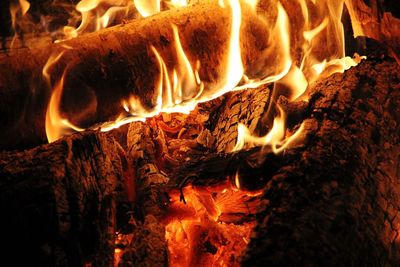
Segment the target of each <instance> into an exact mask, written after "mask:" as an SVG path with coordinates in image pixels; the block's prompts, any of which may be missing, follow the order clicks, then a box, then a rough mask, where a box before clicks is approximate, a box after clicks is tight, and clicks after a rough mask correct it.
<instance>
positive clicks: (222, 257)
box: [165, 185, 258, 267]
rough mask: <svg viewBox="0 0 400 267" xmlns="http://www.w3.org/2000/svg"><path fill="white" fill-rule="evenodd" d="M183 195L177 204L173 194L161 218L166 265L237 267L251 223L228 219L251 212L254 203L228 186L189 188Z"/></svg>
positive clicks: (244, 193)
mask: <svg viewBox="0 0 400 267" xmlns="http://www.w3.org/2000/svg"><path fill="white" fill-rule="evenodd" d="M183 193H184V196H185V199H186V202H187V204H184V203H182V202H180V201H179V198H180V196H179V192H176V193H173V194H172V195H171V204H170V207H169V212H168V215H167V218H166V219H165V220H166V223H167V225H166V233H165V237H166V240H167V244H168V254H169V257H168V258H169V264H170V266H182V267H186V266H239V257H240V256H241V253H242V252H243V250H244V249H245V247H246V245H247V243H248V240H249V239H250V233H251V230H252V229H253V227H254V225H255V222H254V220H250V221H248V222H244V223H240V224H234V223H232V222H230V221H229V220H233V219H231V218H232V217H231V216H233V217H234V216H235V215H236V214H243V216H245V215H249V214H253V213H255V212H256V211H257V208H256V207H258V200H255V201H254V199H256V198H255V197H254V196H248V195H247V194H246V192H244V191H241V190H232V188H230V187H229V186H228V185H227V187H225V188H224V189H223V190H218V191H213V190H212V189H197V188H193V187H191V186H189V187H186V188H185V189H184V192H183ZM211 193H214V195H215V196H214V197H212V196H211ZM229 214H231V215H229Z"/></svg>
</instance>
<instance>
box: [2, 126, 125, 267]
mask: <svg viewBox="0 0 400 267" xmlns="http://www.w3.org/2000/svg"><path fill="white" fill-rule="evenodd" d="M120 155H121V153H120V148H119V146H118V144H117V143H116V142H115V141H114V140H113V139H111V138H109V137H108V136H106V135H104V134H99V133H93V132H88V133H85V134H75V135H71V136H68V137H65V138H63V139H61V140H59V141H57V142H55V143H51V144H48V145H43V146H39V147H37V148H35V149H32V150H27V151H24V152H5V153H1V154H0V177H1V179H0V191H1V194H0V213H1V216H2V220H1V222H0V229H1V230H0V231H1V233H0V235H1V237H2V240H3V242H4V244H5V246H3V248H2V249H1V255H2V261H3V263H6V262H8V263H10V264H11V265H14V266H83V265H85V264H87V263H92V265H93V266H112V265H113V254H114V235H115V230H116V229H115V208H116V200H117V196H118V195H119V194H120V193H123V192H121V182H122V181H123V168H122V162H121V160H122V158H121V156H120Z"/></svg>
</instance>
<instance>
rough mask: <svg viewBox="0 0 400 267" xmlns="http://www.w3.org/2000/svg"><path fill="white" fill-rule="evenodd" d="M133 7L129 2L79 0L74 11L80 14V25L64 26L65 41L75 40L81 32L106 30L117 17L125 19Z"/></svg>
mask: <svg viewBox="0 0 400 267" xmlns="http://www.w3.org/2000/svg"><path fill="white" fill-rule="evenodd" d="M132 6H133V4H132V2H131V1H129V0H81V1H80V2H79V3H78V4H77V5H76V7H75V9H76V10H77V11H78V12H79V13H80V14H81V18H80V19H81V23H80V25H79V26H78V27H77V28H75V27H74V26H65V27H64V35H65V39H71V38H75V37H77V36H78V35H80V34H82V33H83V32H87V31H89V32H92V31H98V30H101V29H104V28H107V27H108V26H109V25H110V24H111V23H112V22H113V21H114V19H115V17H117V16H118V15H120V16H121V14H122V17H123V18H127V15H128V12H129V10H130V8H131V7H132Z"/></svg>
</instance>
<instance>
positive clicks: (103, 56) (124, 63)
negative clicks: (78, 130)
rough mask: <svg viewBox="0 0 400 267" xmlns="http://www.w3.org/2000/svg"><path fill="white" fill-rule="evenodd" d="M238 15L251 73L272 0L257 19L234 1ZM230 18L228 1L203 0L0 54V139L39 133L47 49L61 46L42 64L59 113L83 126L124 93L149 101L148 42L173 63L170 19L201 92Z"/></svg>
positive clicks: (152, 72)
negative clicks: (58, 95)
mask: <svg viewBox="0 0 400 267" xmlns="http://www.w3.org/2000/svg"><path fill="white" fill-rule="evenodd" d="M242 18H243V20H242V26H241V31H242V34H241V47H242V60H243V63H244V65H245V69H246V68H247V67H248V66H251V65H252V66H253V67H252V68H251V69H250V70H249V71H248V73H247V74H248V76H250V77H251V76H252V73H253V74H254V73H257V72H262V71H263V70H264V66H262V67H263V69H262V70H260V69H257V68H256V67H254V61H255V60H256V59H257V60H260V55H261V54H262V53H264V52H265V51H266V49H268V47H269V46H268V45H267V44H268V42H270V40H269V31H270V30H267V29H268V24H270V25H269V26H270V27H271V25H274V23H275V18H276V8H269V13H268V16H267V17H266V20H260V19H258V18H257V16H256V15H254V13H253V12H251V11H250V8H249V7H248V6H247V5H242ZM231 20H232V19H231V9H230V8H229V6H227V7H225V8H221V7H219V5H218V3H217V1H211V2H208V1H206V2H201V3H198V4H195V5H192V6H190V8H185V9H176V10H170V11H165V12H161V13H159V14H156V15H154V16H151V17H148V18H145V19H138V20H134V21H132V22H129V23H127V24H123V25H119V26H116V27H111V28H108V29H105V30H102V31H99V32H96V33H91V34H86V35H82V36H79V37H77V38H75V39H71V40H68V41H64V42H60V43H56V44H52V45H50V46H46V47H40V48H33V49H18V50H17V51H10V53H9V54H7V55H1V56H0V69H1V70H2V71H1V72H0V94H1V98H0V99H1V103H0V114H1V115H0V118H1V119H0V123H1V125H2V127H3V131H2V133H1V134H0V147H3V148H15V147H18V146H20V147H24V146H25V147H26V146H29V145H30V146H32V145H35V144H38V143H41V142H43V141H44V140H45V131H44V122H45V112H46V109H47V105H48V103H49V98H50V94H51V89H50V88H49V85H48V82H47V81H46V79H45V78H43V74H42V70H43V67H44V66H45V64H46V62H47V60H48V59H49V56H50V55H53V56H57V55H60V53H62V52H63V53H64V54H63V55H62V56H61V58H59V60H58V61H56V62H55V63H54V64H52V66H50V67H49V68H48V70H47V71H48V74H49V75H50V77H51V84H52V86H54V85H55V84H56V83H57V82H58V81H60V77H61V76H62V74H63V73H64V72H65V73H66V74H65V75H66V76H65V79H64V89H63V96H62V101H61V107H60V109H61V110H60V112H61V114H62V116H63V117H65V118H66V119H68V120H69V121H70V122H71V123H73V124H75V125H77V126H81V127H89V126H92V125H93V124H95V123H99V122H105V121H109V120H113V119H116V118H117V117H118V115H119V114H120V113H121V112H124V109H123V107H122V104H121V101H122V100H123V99H128V97H129V96H130V95H131V94H135V95H137V96H138V97H139V98H140V99H141V100H142V104H143V106H145V107H147V108H149V107H152V106H154V104H155V99H154V97H155V93H154V91H155V82H156V81H158V80H159V74H160V71H159V63H158V62H157V60H156V56H155V53H154V51H153V50H152V49H151V46H154V47H155V48H156V49H157V51H158V52H159V54H160V55H161V56H162V57H163V58H164V61H165V62H166V64H167V67H168V68H169V69H170V70H172V69H173V67H176V66H175V64H176V57H177V56H176V51H175V41H174V38H173V34H172V26H171V24H175V25H177V27H178V29H179V36H180V41H181V43H182V47H183V50H184V51H185V52H186V54H187V57H188V59H189V61H190V63H191V65H192V66H193V68H194V69H195V66H196V61H197V60H200V61H201V66H200V69H199V75H200V78H201V80H202V81H203V82H204V84H205V91H204V93H205V94H206V93H207V90H208V88H209V87H210V86H209V85H210V84H213V83H215V81H216V80H217V79H220V78H221V73H218V72H221V71H223V70H224V69H223V68H224V66H223V65H224V64H223V60H224V58H225V56H226V54H227V47H228V42H229V33H230V25H231ZM271 53H273V51H271ZM264 56H265V55H264ZM271 60H272V59H271V58H268V56H266V58H265V61H266V62H269V63H270V64H274V63H273V61H274V60H272V61H271ZM259 65H260V64H259ZM261 65H263V64H261ZM221 68H222V69H221Z"/></svg>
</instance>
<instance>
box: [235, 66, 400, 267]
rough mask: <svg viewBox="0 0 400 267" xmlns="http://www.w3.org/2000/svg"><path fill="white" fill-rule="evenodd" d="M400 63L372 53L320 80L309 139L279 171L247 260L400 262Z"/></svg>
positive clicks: (268, 191)
mask: <svg viewBox="0 0 400 267" xmlns="http://www.w3.org/2000/svg"><path fill="white" fill-rule="evenodd" d="M399 73H400V67H399V65H397V64H396V63H395V62H391V61H383V62H382V61H381V60H380V59H372V60H368V61H364V62H362V63H361V64H360V65H359V66H357V67H355V68H352V69H350V70H348V71H347V72H345V73H344V74H335V75H334V76H332V77H329V78H327V79H324V80H322V81H320V82H318V83H317V84H316V85H315V87H314V89H313V93H312V95H311V99H310V101H309V105H308V108H307V112H306V118H307V119H306V124H307V125H308V127H307V129H306V133H307V135H308V138H307V141H306V143H305V144H304V145H305V146H304V149H303V150H300V151H299V152H297V153H296V154H295V155H297V159H294V160H291V161H290V163H288V164H287V165H284V166H283V167H282V168H281V169H280V170H279V171H278V172H277V173H276V174H275V175H273V176H272V177H270V181H269V182H268V184H267V186H266V188H265V191H264V195H263V197H262V198H263V199H264V201H265V203H268V205H266V206H264V210H263V211H262V212H261V213H260V214H258V215H257V216H258V219H257V221H258V225H257V226H256V228H255V230H254V233H253V235H252V239H251V241H250V243H249V245H248V247H247V250H246V253H245V254H244V257H243V262H242V263H243V264H244V265H246V266H247V265H250V266H253V265H257V266H258V265H274V266H287V265H294V266H299V265H310V266H316V265H317V266H324V265H329V266H331V265H333V266H340V265H368V266H381V265H398V264H399V262H400V255H399V251H400V250H399V239H398V233H399V232H398V231H399V214H398V210H399V207H400V194H399V192H400V188H399V186H398V181H397V180H398V177H399V175H400V173H399V151H400V146H399V144H400V142H399V141H400V140H399V137H400V135H399V123H400V118H399V116H398V114H399V107H400V94H399V92H400V91H399V90H398V89H399V86H400V76H399ZM265 168H268V165H267V166H265Z"/></svg>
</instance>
